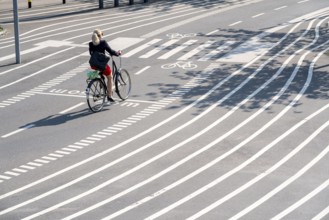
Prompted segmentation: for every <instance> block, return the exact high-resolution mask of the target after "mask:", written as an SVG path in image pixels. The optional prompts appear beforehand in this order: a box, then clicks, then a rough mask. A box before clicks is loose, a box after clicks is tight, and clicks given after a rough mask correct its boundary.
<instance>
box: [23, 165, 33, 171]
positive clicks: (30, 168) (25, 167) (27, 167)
mask: <svg viewBox="0 0 329 220" xmlns="http://www.w3.org/2000/svg"><path fill="white" fill-rule="evenodd" d="M20 167H21V168H24V169H29V170H34V169H35V167H31V166H27V165H22V166H20Z"/></svg>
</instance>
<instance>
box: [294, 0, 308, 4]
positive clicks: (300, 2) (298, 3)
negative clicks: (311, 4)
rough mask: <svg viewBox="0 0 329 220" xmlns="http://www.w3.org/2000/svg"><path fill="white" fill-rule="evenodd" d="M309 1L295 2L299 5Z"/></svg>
mask: <svg viewBox="0 0 329 220" xmlns="http://www.w3.org/2000/svg"><path fill="white" fill-rule="evenodd" d="M308 1H309V0H304V1H299V2H297V3H298V4H301V3H305V2H308Z"/></svg>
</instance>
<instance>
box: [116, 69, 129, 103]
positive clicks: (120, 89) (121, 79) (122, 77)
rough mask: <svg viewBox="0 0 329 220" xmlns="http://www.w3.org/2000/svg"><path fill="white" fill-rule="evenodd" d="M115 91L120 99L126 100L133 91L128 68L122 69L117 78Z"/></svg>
mask: <svg viewBox="0 0 329 220" xmlns="http://www.w3.org/2000/svg"><path fill="white" fill-rule="evenodd" d="M115 87H116V89H115V91H116V93H117V94H118V96H119V97H120V99H122V100H125V99H127V98H128V97H129V95H130V91H131V79H130V75H129V73H128V71H127V70H125V69H121V71H120V72H118V73H117V76H116V79H115Z"/></svg>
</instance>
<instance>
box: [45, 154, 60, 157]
mask: <svg viewBox="0 0 329 220" xmlns="http://www.w3.org/2000/svg"><path fill="white" fill-rule="evenodd" d="M48 155H49V156H52V157H63V155H60V154H48Z"/></svg>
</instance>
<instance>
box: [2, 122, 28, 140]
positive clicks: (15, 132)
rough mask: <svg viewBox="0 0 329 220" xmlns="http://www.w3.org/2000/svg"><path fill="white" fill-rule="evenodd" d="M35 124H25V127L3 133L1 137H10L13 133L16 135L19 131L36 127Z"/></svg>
mask: <svg viewBox="0 0 329 220" xmlns="http://www.w3.org/2000/svg"><path fill="white" fill-rule="evenodd" d="M34 126H35V125H34V124H30V125H27V126H25V127H23V128H20V129H18V130H16V131H13V132H10V133H9V134H6V135H3V136H1V137H2V138H7V137H10V136H12V135H14V134H17V133H19V132H22V131H25V130H27V129H29V128H32V127H34Z"/></svg>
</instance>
